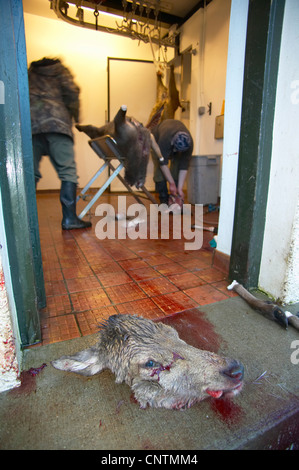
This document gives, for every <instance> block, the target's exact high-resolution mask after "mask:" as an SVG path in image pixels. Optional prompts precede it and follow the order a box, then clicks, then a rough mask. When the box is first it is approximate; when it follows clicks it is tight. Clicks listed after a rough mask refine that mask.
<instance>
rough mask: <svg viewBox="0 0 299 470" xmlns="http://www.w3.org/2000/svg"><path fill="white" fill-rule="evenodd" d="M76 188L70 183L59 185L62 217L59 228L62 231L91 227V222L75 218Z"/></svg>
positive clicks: (63, 182)
mask: <svg viewBox="0 0 299 470" xmlns="http://www.w3.org/2000/svg"><path fill="white" fill-rule="evenodd" d="M76 188H77V185H76V183H72V182H71V181H62V183H61V189H60V202H61V206H62V215H63V218H62V222H61V226H62V228H63V230H73V229H75V228H88V227H91V222H85V221H84V220H81V219H79V217H77V214H76V197H77V195H76Z"/></svg>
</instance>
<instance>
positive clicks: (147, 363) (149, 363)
mask: <svg viewBox="0 0 299 470" xmlns="http://www.w3.org/2000/svg"><path fill="white" fill-rule="evenodd" d="M157 365H159V364H158V363H157V362H155V361H153V360H152V359H150V360H149V361H147V362H146V363H145V364H144V367H147V368H149V369H150V368H151V367H154V366H157Z"/></svg>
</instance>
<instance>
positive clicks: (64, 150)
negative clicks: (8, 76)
mask: <svg viewBox="0 0 299 470" xmlns="http://www.w3.org/2000/svg"><path fill="white" fill-rule="evenodd" d="M28 78H29V95H30V111H31V128H32V144H33V157H34V176H35V184H36V185H37V183H38V181H39V180H40V178H41V174H40V171H39V165H40V161H41V159H42V157H43V155H48V156H49V157H50V160H51V163H52V164H53V166H54V168H55V170H56V172H57V174H58V176H59V178H60V180H61V189H60V202H61V205H62V214H63V218H62V223H61V225H62V228H63V229H65V230H71V229H75V228H86V227H90V226H91V223H90V222H85V221H83V220H80V219H79V218H78V217H77V215H76V188H77V181H78V175H77V168H76V162H75V156H74V142H73V133H72V124H73V120H74V121H75V122H78V121H79V110H80V101H79V93H80V89H79V87H78V86H77V85H76V83H75V82H74V79H73V76H72V74H71V72H70V71H69V70H68V68H67V67H65V66H64V65H63V64H62V62H61V61H60V59H51V58H47V57H44V58H43V59H41V60H38V61H35V62H32V63H31V65H30V67H29V71H28Z"/></svg>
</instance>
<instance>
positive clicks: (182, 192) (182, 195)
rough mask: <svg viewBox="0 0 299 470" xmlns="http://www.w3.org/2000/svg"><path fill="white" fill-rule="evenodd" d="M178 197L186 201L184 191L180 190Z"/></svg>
mask: <svg viewBox="0 0 299 470" xmlns="http://www.w3.org/2000/svg"><path fill="white" fill-rule="evenodd" d="M178 195H179V196H180V197H181V198H182V199H183V200H184V198H185V195H184V191H183V190H182V189H180V188H178Z"/></svg>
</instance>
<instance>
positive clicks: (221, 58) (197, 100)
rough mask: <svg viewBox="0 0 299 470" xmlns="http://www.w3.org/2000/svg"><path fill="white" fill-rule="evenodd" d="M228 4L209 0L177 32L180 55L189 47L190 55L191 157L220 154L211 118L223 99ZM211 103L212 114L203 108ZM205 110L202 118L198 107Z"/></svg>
mask: <svg viewBox="0 0 299 470" xmlns="http://www.w3.org/2000/svg"><path fill="white" fill-rule="evenodd" d="M230 7H231V0H213V2H212V3H210V4H209V5H208V6H207V8H206V11H204V9H202V8H201V9H200V10H198V11H197V12H196V13H195V14H194V15H193V16H192V17H191V18H190V19H189V20H188V21H187V22H186V23H185V24H184V25H183V26H182V28H181V44H180V51H181V52H183V51H185V50H186V49H188V48H189V47H190V46H191V47H192V49H193V52H194V54H193V55H192V65H191V67H192V72H191V74H192V76H191V110H190V131H191V134H192V136H193V138H194V152H193V153H194V155H213V154H219V155H221V154H222V150H223V140H222V139H220V140H218V139H217V140H216V139H215V137H214V134H215V118H216V116H218V115H219V114H221V109H222V104H223V100H224V99H225V84H226V63H227V49H228V36H229V19H230ZM210 102H211V103H212V114H211V116H210V115H209V114H208V112H207V111H208V109H207V104H208V103H210ZM199 106H205V107H206V112H205V114H204V115H202V116H199V115H198V107H199Z"/></svg>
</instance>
